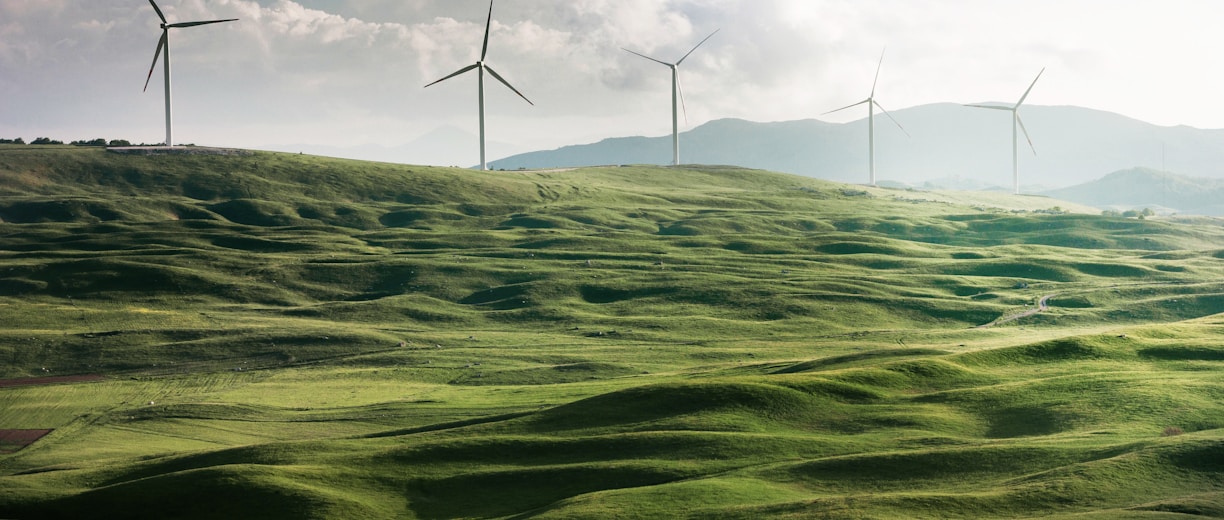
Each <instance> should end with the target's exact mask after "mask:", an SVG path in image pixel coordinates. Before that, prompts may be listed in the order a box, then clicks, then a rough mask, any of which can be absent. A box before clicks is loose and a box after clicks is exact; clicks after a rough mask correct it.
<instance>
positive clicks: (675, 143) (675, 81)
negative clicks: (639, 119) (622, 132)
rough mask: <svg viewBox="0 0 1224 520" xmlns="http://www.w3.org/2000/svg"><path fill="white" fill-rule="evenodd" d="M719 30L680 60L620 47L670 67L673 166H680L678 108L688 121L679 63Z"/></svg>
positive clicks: (716, 32) (711, 35)
mask: <svg viewBox="0 0 1224 520" xmlns="http://www.w3.org/2000/svg"><path fill="white" fill-rule="evenodd" d="M719 30H721V29H716V30H715V31H714V32H712V33H710V35H709V36H706V37H705V40H701V43H698V44H697V46H696V47H693V50H691V51H688V54H685V55H684V57H683V58H680V61H677V62H675V63H668V62H666V61H663V60H656V59H654V58H651V57H650V56H647V55H645V54H641V53H638V52H634V51H631V50H629V49H626V48H624V47H621V49H622V50H624V51H625V52H628V53H630V54H635V55H637V56H641V57H643V58H646V59H648V60H650V61H653V62H655V63H659V64H661V65H663V66H665V67H668V68H670V69H671V73H672V164H673V165H675V166H680V112H679V110H680V108H683V109H684V119H685V121H686V122H687V121H688V107H686V106H684V89H683V88H681V87H680V64H681V63H684V60H687V59H688V57H689V55H691V54H693V52H694V51H696V50H697V47H701V46H702V45H703V44H705V42H706V41H707V40H709V39H710V38H713V37H714V35H715V34H718V31H719Z"/></svg>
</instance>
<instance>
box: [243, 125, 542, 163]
mask: <svg viewBox="0 0 1224 520" xmlns="http://www.w3.org/2000/svg"><path fill="white" fill-rule="evenodd" d="M487 146H488V154H489V157H501V156H505V155H508V154H512V153H516V152H518V151H521V150H522V148H520V147H517V146H515V145H511V144H506V143H502V142H497V141H490V142H488V143H487ZM263 148H264V149H266V150H271V151H277V152H289V153H297V152H302V153H308V154H311V155H322V156H327V157H339V158H344V159H360V160H366V161H380V162H392V163H403V164H419V165H430V166H463V167H469V166H473V165H478V164H479V162H480V148H479V139H478V137H477V136H476V135H475V134H473V133H471V132H468V131H466V130H462V129H459V128H455V127H453V126H443V127H439V128H436V129H434V130H433V131H431V132H429V133H427V134H425V135H422V136H420V137H418V138H416V139H414V140H412V141H410V142H408V143H405V144H403V145H400V146H379V145H364V146H352V147H344V146H326V145H312V144H286V145H270V146H264V147H263Z"/></svg>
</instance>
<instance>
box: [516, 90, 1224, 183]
mask: <svg viewBox="0 0 1224 520" xmlns="http://www.w3.org/2000/svg"><path fill="white" fill-rule="evenodd" d="M893 115H894V116H895V118H896V119H897V121H899V122H900V123H901V124H902V125H903V126H904V127H905V128H906V130H907V131H908V133H909V134H910V135H911V136H912V137H907V136H906V135H905V134H903V133H902V132H901V131H899V130H897V128H896V127H894V126H892V125H881V126H880V127H879V128H877V134H876V153H877V159H876V160H877V172H878V175H879V178H880V180H881V181H891V182H900V183H905V184H909V185H913V186H922V185H923V184H924V183H926V182H928V181H946V180H947V179H950V178H960V179H963V180H964V181H966V182H972V183H976V184H984V185H995V186H1010V185H1011V170H1012V164H1011V159H1012V157H1011V125H1009V124H1008V121H1007V117H1006V116H1005V115H1001V114H999V113H996V112H995V111H992V110H980V109H974V108H969V107H964V106H961V105H957V104H951V103H940V104H932V105H922V106H917V107H913V108H907V109H904V110H898V111H896V112H894V113H893ZM1022 115H1023V117H1024V121H1025V124H1026V125H1027V128H1028V130H1029V133H1030V135H1031V136H1032V139H1033V144H1034V146H1035V148H1036V150H1037V155H1035V156H1034V155H1033V154H1032V152H1030V151H1028V150H1022V155H1021V158H1020V163H1021V180H1022V182H1023V184H1024V185H1025V186H1027V188H1026V189H1025V191H1041V190H1042V188H1041V187H1042V186H1045V187H1048V188H1046V189H1050V188H1062V187H1068V186H1073V185H1076V184H1081V183H1086V182H1090V181H1092V180H1096V179H1099V178H1101V177H1103V176H1105V175H1107V174H1109V173H1112V172H1115V171H1119V170H1124V169H1129V168H1135V167H1150V168H1164V169H1167V170H1169V171H1175V172H1179V173H1181V174H1183V175H1187V176H1191V177H1210V178H1222V177H1224V166H1221V165H1224V147H1222V146H1221V144H1222V143H1224V130H1200V129H1195V128H1190V127H1159V126H1155V125H1152V124H1149V123H1145V122H1142V121H1138V120H1135V119H1130V118H1127V117H1124V116H1121V115H1118V114H1113V113H1109V112H1102V111H1098V110H1092V109H1087V108H1081V107H1069V106H1031V107H1029V106H1026V107H1025V108H1024V109H1023V111H1022ZM1021 145H1022V147H1023V143H1021ZM670 150H671V137H670V136H665V137H649V138H648V137H624V138H614V139H607V140H604V141H601V142H599V143H594V144H586V145H577V146H568V147H564V148H560V149H558V150H552V151H540V152H532V153H527V154H521V155H515V156H511V157H507V158H504V159H501V160H498V161H494V162H493V163H492V164H493V166H495V167H497V168H503V169H507V170H512V169H517V168H553V167H572V166H591V165H607V164H663V163H668V162H670V160H671V153H670ZM681 157H682V159H683V160H684V162H690V163H695V164H738V165H742V166H746V167H751V168H761V169H766V170H771V171H779V172H787V173H794V174H798V175H805V176H810V177H816V178H821V179H827V180H833V181H838V182H850V183H865V182H866V179H867V121H866V120H859V121H854V122H851V123H845V124H834V123H826V122H823V121H818V120H812V119H808V120H800V121H786V122H777V123H757V122H749V121H743V120H735V119H724V120H718V121H712V122H709V123H707V124H704V125H702V126H699V127H697V128H694V129H692V130H690V131H688V132H685V133H683V134H682V135H681ZM1162 164H1163V165H1162ZM945 183H946V182H945Z"/></svg>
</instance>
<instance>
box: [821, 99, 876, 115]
mask: <svg viewBox="0 0 1224 520" xmlns="http://www.w3.org/2000/svg"><path fill="white" fill-rule="evenodd" d="M870 102H871V100H870V99H864V100H862V101H859V102H858V103H855V104H853V105H846V106H844V107H841V108H839V109H837V110H830V111H828V112H825V113H823V114H820V115H822V116H827V115H829V114H832V113H834V112H841V111H842V110H845V109H847V108H854V107H857V106H859V105H862V104H863V103H870Z"/></svg>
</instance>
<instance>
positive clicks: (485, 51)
mask: <svg viewBox="0 0 1224 520" xmlns="http://www.w3.org/2000/svg"><path fill="white" fill-rule="evenodd" d="M150 1H151V0H150ZM492 28H493V0H489V18H488V19H487V20H486V21H485V34H484V43H483V44H482V45H481V48H480V59H479V60H476V63H474V64H472V65H468V66H466V67H463V68H461V69H459V70H457V71H455V72H452V73H451V74H450V75H448V76H446V77H444V78H442V79H440V80H437V81H435V82H433V83H430V84H428V85H425V87H424V88H429V87H432V86H434V85H437V84H438V83H442V82H443V81H446V80H448V79H451V78H453V77H455V76H461V75H463V74H465V73H467V72H469V71H472V70H474V69H479V74H480V78H481V80H480V98H479V101H480V105H479V106H480V168H481V169H482V170H488V169H489V165H488V162H487V161H486V160H485V113H484V105H485V103H484V73H485V71H488V72H489V75H490V76H493V78H494V79H496V80H497V81H500V82H501V84H502V85H505V86H506V88H508V89H510V90H512V91H514V93H515V94H518V96H519V97H521V98H523V101H526V102H527V104H529V105H532V106H535V103H532V102H531V100H530V99H527V96H524V95H523V93H522V92H519V90H518V89H516V88H514V85H511V84H510V82H509V81H506V78H503V77H501V74H498V73H497V71H495V70H493V67H490V66H488V65H486V64H485V58H488V56H489V32H490V30H491V29H492Z"/></svg>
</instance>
